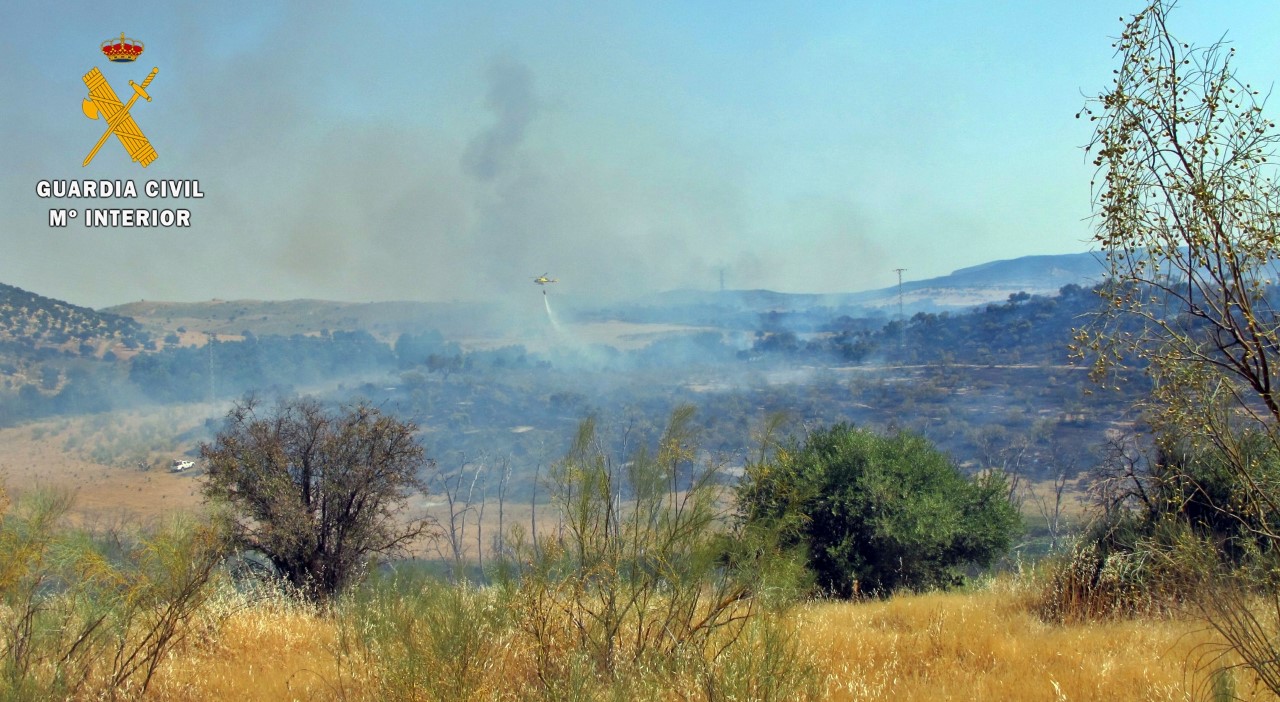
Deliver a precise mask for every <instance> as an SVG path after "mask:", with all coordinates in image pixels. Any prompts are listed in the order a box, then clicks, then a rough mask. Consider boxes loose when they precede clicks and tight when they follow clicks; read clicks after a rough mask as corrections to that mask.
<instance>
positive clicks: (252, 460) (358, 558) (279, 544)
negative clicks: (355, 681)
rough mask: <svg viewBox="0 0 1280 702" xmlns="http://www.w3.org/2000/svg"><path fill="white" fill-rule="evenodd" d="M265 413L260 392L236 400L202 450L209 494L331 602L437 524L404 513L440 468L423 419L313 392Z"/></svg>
mask: <svg viewBox="0 0 1280 702" xmlns="http://www.w3.org/2000/svg"><path fill="white" fill-rule="evenodd" d="M259 409H260V406H259V404H258V402H257V401H256V400H254V399H252V398H251V399H247V400H244V401H242V402H238V403H236V405H235V406H234V407H233V408H232V409H231V411H230V412H229V413H228V414H227V417H226V423H225V425H224V427H223V429H222V431H220V432H219V433H218V436H217V438H216V439H215V440H214V442H213V443H212V444H203V445H202V446H201V447H200V454H201V457H202V458H203V459H204V460H205V462H206V465H207V466H208V471H209V478H208V481H207V482H206V483H205V486H204V493H205V497H206V499H208V500H210V501H214V502H222V503H225V504H227V505H228V506H229V508H230V509H229V519H230V521H231V523H232V524H231V526H232V528H233V533H234V535H235V537H236V539H237V540H238V541H239V543H240V544H242V545H243V546H244V547H246V548H249V549H254V550H257V551H260V552H262V553H263V554H264V555H265V556H266V557H267V558H268V559H270V561H271V563H272V564H273V565H274V566H275V568H276V569H277V570H278V571H279V572H280V573H281V575H282V576H283V577H284V578H286V579H287V580H288V581H289V582H290V583H292V584H293V585H295V586H297V587H299V588H301V589H302V590H303V591H305V592H307V593H309V594H310V595H311V596H313V597H316V598H318V599H323V598H327V597H329V596H331V595H333V594H334V593H336V592H338V591H339V590H340V589H341V588H342V587H343V586H344V585H346V584H347V583H348V582H350V581H351V580H353V579H355V578H357V577H359V576H360V575H362V574H363V573H364V572H365V569H366V568H367V567H368V565H369V564H370V561H371V559H373V558H376V557H388V556H394V555H398V554H401V553H403V552H404V549H405V547H406V546H408V545H409V544H410V543H411V542H412V541H414V540H415V539H417V538H418V537H420V536H422V535H423V534H424V533H426V532H427V531H428V530H429V529H430V528H431V527H432V524H433V523H432V522H431V521H430V520H429V519H427V518H418V519H407V518H406V517H405V516H404V514H403V508H404V505H405V503H406V501H407V500H408V499H409V497H410V496H412V495H414V494H418V493H422V492H425V485H424V483H423V481H422V479H421V478H420V473H421V471H422V470H424V469H425V468H426V467H428V466H429V465H430V463H429V461H427V459H426V458H425V457H424V452H423V449H422V446H421V445H420V444H419V443H418V441H417V439H416V438H415V436H414V434H415V432H416V431H417V427H416V426H415V425H414V424H413V423H411V422H401V421H399V420H397V419H395V418H394V417H390V416H386V415H384V414H382V413H381V412H380V411H379V410H378V409H376V408H374V407H371V406H369V405H367V404H358V405H353V406H349V407H345V408H342V409H341V410H340V411H332V410H329V409H327V408H326V407H325V406H324V405H322V404H321V403H320V402H319V401H317V400H314V399H307V398H301V399H292V400H285V401H281V402H280V403H279V404H277V405H276V406H275V407H274V408H273V409H271V410H270V411H267V412H264V413H262V414H259Z"/></svg>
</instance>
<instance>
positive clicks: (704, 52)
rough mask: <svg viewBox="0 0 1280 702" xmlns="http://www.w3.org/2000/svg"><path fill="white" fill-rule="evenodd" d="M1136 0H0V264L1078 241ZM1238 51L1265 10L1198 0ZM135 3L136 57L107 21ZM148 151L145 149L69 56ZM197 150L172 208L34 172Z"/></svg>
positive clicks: (539, 260) (188, 265) (895, 259)
mask: <svg viewBox="0 0 1280 702" xmlns="http://www.w3.org/2000/svg"><path fill="white" fill-rule="evenodd" d="M1138 8H1139V4H1138V3H1118V2H1114V1H1111V2H1101V1H1089V0H1084V1H1081V2H1005V3H996V2H941V1H935V2H900V3H885V2H839V3H834V2H832V3H827V2H823V3H781V2H732V3H730V2H679V3H677V2H644V3H639V2H636V3H620V2H619V3H600V2H549V3H533V2H468V3H439V2H437V3H430V2H425V3H424V2H412V3H411V2H404V3H376V4H366V5H364V6H360V7H357V6H355V5H352V4H345V3H306V4H302V3H293V4H289V3H271V2H252V3H249V2H222V3H200V4H196V3H181V4H172V3H129V2H120V3H112V4H98V3H95V4H89V3H59V4H43V3H40V4H36V3H31V4H14V3H9V4H7V5H6V6H5V7H4V8H3V9H0V26H4V27H6V28H7V29H8V30H9V31H7V32H6V35H7V37H8V39H7V40H6V42H5V43H4V44H3V45H2V46H0V58H3V60H4V62H5V66H6V69H5V71H4V72H3V73H0V86H3V89H4V90H3V92H4V94H5V95H6V96H7V97H8V100H6V102H5V103H4V104H3V106H0V120H3V123H4V125H5V129H4V131H3V133H2V136H0V149H2V151H0V153H3V154H4V156H3V157H0V158H3V159H4V162H5V163H6V164H7V167H6V168H4V169H2V170H0V245H2V246H3V250H4V252H5V253H4V255H3V256H2V257H0V282H5V283H9V284H13V285H19V286H21V287H24V288H27V289H30V290H33V291H35V292H39V293H42V294H46V295H51V296H54V297H59V298H62V299H66V300H69V301H71V302H75V303H78V304H85V305H91V306H104V305H110V304H117V303H122V302H128V301H132V300H137V299H157V300H200V299H209V298H212V297H219V298H224V299H226V298H268V299H285V298H297V297H310V298H324V299H337V300H353V301H361V300H390V299H408V300H449V299H466V300H494V299H501V298H503V297H504V296H509V295H525V294H527V293H528V292H529V289H528V288H529V287H530V286H531V283H530V280H529V279H530V278H532V277H533V276H536V275H538V274H540V273H543V272H548V273H550V274H552V275H553V276H556V277H559V278H560V279H561V280H562V281H563V282H562V283H561V287H560V288H559V289H558V290H557V292H560V293H564V294H573V295H575V296H586V297H591V298H609V297H616V296H628V295H636V294H642V293H646V292H651V291H656V290H665V289H671V288H714V287H715V286H716V285H717V284H718V276H719V271H720V270H721V269H724V270H725V280H726V283H727V284H728V285H729V286H730V287H735V288H770V289H774V290H783V291H793V292H834V291H849V290H861V289H867V288H874V287H882V286H885V285H889V284H891V283H892V282H893V281H894V280H895V277H894V273H893V270H892V269H894V268H897V267H905V268H907V272H906V278H907V279H919V278H926V277H932V276H935V275H941V274H945V273H948V272H950V271H952V270H954V269H956V268H960V267H964V266H969V265H974V264H977V263H982V262H984V261H988V260H993V259H1000V258H1012V257H1017V256H1024V255H1030V254H1044V253H1069V252H1077V251H1083V250H1087V249H1089V248H1091V246H1090V244H1089V242H1088V240H1089V237H1090V234H1091V229H1092V226H1091V224H1090V222H1089V221H1088V217H1089V213H1090V211H1091V192H1090V184H1089V179H1090V176H1091V175H1092V168H1091V167H1090V166H1089V165H1088V161H1087V159H1086V157H1085V155H1084V153H1083V151H1082V150H1081V149H1080V146H1081V145H1082V144H1084V143H1085V142H1086V141H1087V140H1088V137H1089V134H1090V128H1089V125H1088V123H1085V122H1081V121H1078V120H1076V119H1075V118H1074V115H1075V113H1076V112H1077V111H1078V110H1079V109H1080V107H1081V106H1082V104H1083V102H1084V99H1085V98H1084V95H1085V94H1093V93H1097V92H1098V91H1099V90H1101V89H1103V88H1104V87H1105V86H1106V84H1107V80H1108V77H1109V75H1110V72H1111V70H1112V68H1114V63H1115V62H1114V59H1113V56H1112V49H1111V46H1110V39H1109V37H1111V36H1114V35H1115V34H1117V33H1118V32H1119V30H1120V28H1121V23H1120V22H1119V18H1120V16H1121V15H1128V14H1131V13H1132V12H1134V11H1136V10H1137V9H1138ZM1173 26H1174V29H1175V31H1176V33H1177V34H1178V35H1179V36H1180V37H1183V38H1185V39H1187V40H1190V41H1193V42H1196V43H1205V42H1207V41H1212V40H1214V39H1217V38H1219V37H1220V36H1222V35H1223V34H1224V33H1225V34H1226V35H1227V38H1228V39H1229V40H1230V41H1232V42H1233V44H1234V46H1236V48H1237V51H1238V54H1239V66H1238V67H1239V73H1240V74H1241V76H1242V77H1244V78H1246V79H1247V80H1250V81H1252V82H1255V83H1258V84H1261V85H1263V86H1271V84H1272V82H1273V81H1274V79H1275V77H1276V75H1277V74H1280V49H1278V48H1277V44H1276V43H1275V42H1274V37H1275V36H1276V35H1277V30H1280V6H1277V5H1275V4H1274V3H1273V2H1260V1H1256V2H1255V1H1250V2H1246V1H1244V0H1239V1H1231V0H1223V1H1219V2H1208V1H1207V0H1187V1H1184V2H1183V3H1182V4H1181V6H1180V7H1179V8H1178V10H1177V11H1175V13H1174V14H1173ZM121 31H124V32H125V33H126V34H128V35H129V36H130V37H136V38H138V39H141V40H142V41H144V42H145V43H146V46H147V49H146V52H145V53H144V55H143V57H142V59H140V61H139V62H138V64H137V65H127V64H125V65H122V64H108V63H107V62H105V61H104V60H101V56H100V54H99V53H98V49H97V47H98V44H99V43H100V42H101V41H102V40H104V39H107V38H108V37H111V36H118V35H119V33H120V32H121ZM93 66H99V67H101V70H102V71H103V73H104V74H105V75H106V76H107V78H108V80H109V81H110V82H111V83H112V84H113V85H114V86H115V88H116V90H117V92H118V93H125V92H127V91H128V87H127V86H128V81H129V80H135V81H141V80H142V78H143V77H145V75H146V73H147V72H148V71H149V70H150V69H151V67H153V66H156V67H159V68H160V73H159V75H158V76H157V78H156V80H155V82H154V83H153V84H152V85H151V87H150V89H149V92H150V93H151V95H152V97H153V98H154V100H153V102H151V103H140V104H138V105H137V106H135V108H134V115H135V117H136V121H137V122H138V124H139V126H141V127H142V128H143V130H144V131H146V132H147V134H148V136H149V137H150V138H151V140H152V142H153V144H154V145H155V147H156V149H157V151H158V152H159V158H158V159H157V161H156V162H155V163H153V164H152V165H151V166H150V167H149V168H147V169H142V168H141V167H139V166H138V165H137V164H135V163H130V162H129V160H128V158H127V157H126V156H125V154H124V151H123V150H122V149H121V148H120V147H119V144H117V143H115V142H114V140H113V141H112V142H110V143H109V144H108V145H107V146H104V148H103V151H102V152H101V153H100V154H99V155H98V156H97V157H96V158H95V160H94V162H93V163H92V164H90V166H89V167H87V168H81V166H80V162H81V161H82V159H83V158H84V155H85V154H86V153H87V152H88V149H89V148H90V147H91V146H92V144H93V142H94V140H95V139H96V138H97V137H98V135H99V134H101V130H102V128H103V127H102V123H101V122H90V121H88V120H87V119H85V117H84V116H83V115H82V114H81V112H80V109H79V108H80V105H79V103H80V100H81V99H82V98H83V97H84V95H85V89H84V85H83V83H82V82H81V76H82V75H83V74H84V73H85V72H86V71H88V70H89V69H90V68H92V67H93ZM65 178H73V179H85V178H91V179H99V178H105V179H132V180H134V181H136V182H137V183H138V184H139V185H141V184H142V182H143V181H145V180H147V179H152V178H195V179H199V180H200V183H201V189H202V190H203V191H204V193H205V198H204V199H203V200H201V201H197V202H194V203H186V205H187V206H189V207H190V209H191V210H192V211H193V217H192V218H193V222H194V225H193V226H192V227H191V228H189V229H107V230H101V229H93V230H90V229H85V228H83V227H81V226H79V225H78V224H74V225H73V226H71V227H68V228H66V229H50V228H49V227H48V225H47V211H48V209H49V208H50V207H52V206H64V207H77V208H83V207H88V206H95V207H103V206H128V207H154V206H171V207H172V206H179V205H178V204H177V203H173V202H169V203H160V202H158V201H149V200H145V199H139V200H136V201H128V202H123V203H103V202H96V201H95V202H89V201H83V200H81V201H72V202H62V203H54V202H52V201H49V200H41V199H40V198H38V197H36V195H35V185H36V182H37V181H38V180H41V179H65Z"/></svg>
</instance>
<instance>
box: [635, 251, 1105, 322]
mask: <svg viewBox="0 0 1280 702" xmlns="http://www.w3.org/2000/svg"><path fill="white" fill-rule="evenodd" d="M1104 273H1105V269H1104V268H1103V263H1102V260H1101V258H1100V255H1099V254H1097V253H1094V252H1086V253H1078V254H1049V255H1036V256H1023V257H1021V258H1013V259H1005V260H1000V261H988V262H987V263H980V264H978V265H976V266H969V267H967V268H960V269H957V270H955V271H953V272H951V273H950V274H948V275H944V276H938V277H936V278H928V279H925V280H907V281H903V283H902V305H903V309H904V311H905V312H907V313H908V314H914V313H916V312H941V311H948V310H951V311H956V310H960V309H965V308H970V307H975V306H978V305H983V304H987V303H991V302H1000V301H1003V300H1006V299H1008V297H1009V295H1011V294H1013V293H1017V292H1027V293H1030V294H1032V295H1053V294H1055V293H1057V292H1058V290H1060V289H1061V288H1062V287H1063V286H1065V285H1080V286H1084V287H1091V286H1093V285H1096V284H1097V283H1099V282H1101V281H1102V279H1103V277H1104ZM645 302H647V303H649V304H655V303H657V304H669V305H720V306H726V307H730V308H735V309H739V310H743V311H754V312H773V311H793V310H803V309H810V308H813V307H829V308H833V309H839V310H841V311H842V312H844V313H850V312H855V311H857V310H862V311H863V312H864V313H865V312H874V311H877V310H883V311H889V310H890V309H891V308H892V309H893V310H894V311H896V307H897V305H898V286H897V285H892V286H889V287H885V288H880V289H877V290H866V291H862V292H853V293H830V294H817V293H782V292H774V291H771V290H724V291H698V290H673V291H670V292H665V293H659V294H658V295H654V296H651V297H649V298H647V299H646V300H645Z"/></svg>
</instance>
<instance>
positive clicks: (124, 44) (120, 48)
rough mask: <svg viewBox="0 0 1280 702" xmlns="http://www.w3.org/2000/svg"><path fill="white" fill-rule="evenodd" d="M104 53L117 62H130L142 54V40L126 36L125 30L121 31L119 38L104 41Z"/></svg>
mask: <svg viewBox="0 0 1280 702" xmlns="http://www.w3.org/2000/svg"><path fill="white" fill-rule="evenodd" d="M102 53H103V54H105V55H106V57H107V58H109V59H111V60H112V61H115V62H116V63H128V62H129V61H133V60H134V59H136V58H138V57H139V56H141V55H142V42H140V41H138V40H137V39H129V38H126V37H125V35H124V32H120V38H119V39H114V38H113V39H108V40H106V41H104V42H102Z"/></svg>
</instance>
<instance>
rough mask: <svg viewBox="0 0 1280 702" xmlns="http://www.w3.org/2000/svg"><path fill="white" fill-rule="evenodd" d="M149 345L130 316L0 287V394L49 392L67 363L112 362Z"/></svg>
mask: <svg viewBox="0 0 1280 702" xmlns="http://www.w3.org/2000/svg"><path fill="white" fill-rule="evenodd" d="M149 345H150V346H154V344H153V342H152V340H151V336H150V335H149V334H148V333H147V332H146V331H145V330H144V329H143V328H142V326H141V325H139V324H138V323H137V322H135V321H134V320H132V319H130V318H128V317H124V316H121V315H118V314H112V313H110V312H97V311H95V310H92V309H90V308H88V307H81V306H79V305H73V304H71V303H69V302H63V301H62V300H55V299H53V298H50V297H44V296H43V295H37V294H35V293H32V292H28V291H26V290H23V289H22V288H18V287H14V286H12V285H5V284H3V283H0V391H17V390H18V389H20V388H23V387H26V386H38V387H39V388H40V389H41V390H42V391H44V392H53V391H55V390H57V389H58V388H59V387H60V386H61V384H62V383H63V382H64V373H63V371H64V369H63V368H62V367H61V366H64V365H65V363H64V361H66V360H67V359H70V358H83V359H99V358H102V357H104V356H106V357H107V358H108V359H110V358H114V357H115V356H127V355H129V354H131V353H133V352H134V350H135V349H141V348H144V347H147V346H149ZM107 354H111V355H110V356H108V355H107ZM55 361H56V362H55Z"/></svg>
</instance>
